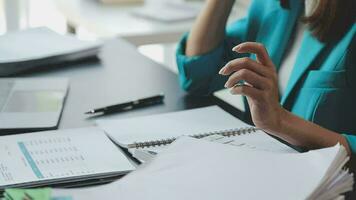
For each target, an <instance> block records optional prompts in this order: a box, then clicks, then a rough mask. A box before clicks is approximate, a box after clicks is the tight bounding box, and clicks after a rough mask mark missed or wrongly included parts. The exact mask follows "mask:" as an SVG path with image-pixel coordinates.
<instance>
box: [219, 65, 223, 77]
mask: <svg viewBox="0 0 356 200" xmlns="http://www.w3.org/2000/svg"><path fill="white" fill-rule="evenodd" d="M223 71H224V67H223V68H221V69H220V71H219V74H221V75H222V74H223Z"/></svg>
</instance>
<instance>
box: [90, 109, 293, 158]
mask: <svg viewBox="0 0 356 200" xmlns="http://www.w3.org/2000/svg"><path fill="white" fill-rule="evenodd" d="M96 123H97V125H98V126H99V127H100V128H102V129H103V130H104V131H105V132H106V133H107V134H108V136H109V137H110V138H111V139H112V140H113V141H114V142H115V143H117V144H118V145H120V146H121V147H124V148H127V149H129V150H130V149H150V150H153V151H155V152H159V151H160V150H161V149H162V147H163V148H164V147H165V146H166V145H167V144H170V143H171V142H173V141H174V140H175V139H176V138H178V137H180V136H182V135H185V136H191V137H194V138H204V137H207V136H212V135H220V136H225V137H227V138H229V139H228V140H229V141H226V142H231V141H235V140H239V139H238V138H241V140H240V141H243V143H239V142H237V143H238V144H237V143H236V142H235V143H236V145H239V146H249V147H251V148H260V147H261V146H263V148H264V149H269V148H277V149H278V150H277V151H279V149H291V148H290V147H288V146H286V145H284V144H283V143H281V142H279V141H277V140H275V139H274V138H272V137H270V136H269V135H268V134H266V133H264V132H263V131H260V130H258V129H257V128H255V127H253V126H251V125H248V124H246V123H244V122H243V121H241V120H239V119H237V118H235V117H234V116H232V115H230V114H229V113H227V112H225V111H224V110H223V109H221V108H220V107H218V106H209V107H204V108H197V109H191V110H185V111H178V112H171V113H165V114H157V115H151V116H144V117H136V118H128V119H120V120H98V121H96ZM242 136H244V137H242ZM273 150H274V151H276V149H273ZM131 152H133V151H131Z"/></svg>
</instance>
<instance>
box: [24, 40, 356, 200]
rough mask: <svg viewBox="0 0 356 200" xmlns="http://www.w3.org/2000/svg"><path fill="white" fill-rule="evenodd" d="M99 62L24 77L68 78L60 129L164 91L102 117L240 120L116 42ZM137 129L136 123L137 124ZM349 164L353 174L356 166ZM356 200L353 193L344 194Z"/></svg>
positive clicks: (87, 123) (91, 120)
mask: <svg viewBox="0 0 356 200" xmlns="http://www.w3.org/2000/svg"><path fill="white" fill-rule="evenodd" d="M101 57H102V62H94V63H89V64H88V63H87V64H80V65H74V66H69V67H63V68H57V69H51V70H45V71H41V72H35V73H31V74H27V75H24V76H25V77H68V78H69V79H70V89H69V93H68V97H67V99H66V103H65V106H64V111H63V114H62V118H61V121H60V125H59V128H60V129H63V128H77V127H85V126H92V125H94V119H95V118H88V117H87V116H86V115H84V112H85V111H87V110H89V109H91V108H96V107H100V106H105V105H110V104H115V103H118V102H123V101H126V100H132V99H134V98H140V97H144V96H150V95H154V94H158V93H161V92H163V93H164V94H165V100H164V104H163V105H157V106H153V107H149V108H144V109H139V110H133V111H130V112H125V113H120V114H113V115H110V116H103V117H100V118H101V119H102V118H124V117H131V116H140V115H149V114H154V113H162V112H170V111H175V110H183V109H188V108H196V107H202V106H207V105H213V104H218V105H220V106H221V107H222V108H224V109H225V110H226V111H228V112H230V113H232V114H234V115H235V116H239V117H241V116H242V115H241V113H240V112H239V111H237V110H236V109H233V108H232V107H230V106H228V105H226V104H224V103H221V102H219V101H217V100H215V99H214V98H212V97H193V96H187V94H186V93H185V92H183V91H182V90H181V89H180V88H179V84H178V77H177V75H176V74H174V73H172V72H171V71H169V70H167V69H166V68H164V67H162V66H160V65H159V64H157V63H155V62H153V61H151V60H150V59H148V58H146V57H144V56H142V55H140V54H139V53H138V52H137V51H136V49H135V47H133V46H132V45H130V44H128V43H127V42H124V41H121V40H117V41H115V42H114V41H113V42H112V45H110V46H108V47H107V48H105V49H104V52H103V54H102V56H101ZM138 126H139V124H138ZM354 161H355V159H353V163H352V164H351V169H352V170H353V171H354V172H355V171H356V170H355V169H356V163H355V162H354ZM347 198H348V199H356V192H355V191H354V192H353V193H350V194H348V195H347Z"/></svg>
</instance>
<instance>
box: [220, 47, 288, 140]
mask: <svg viewBox="0 0 356 200" xmlns="http://www.w3.org/2000/svg"><path fill="white" fill-rule="evenodd" d="M233 51H236V52H238V53H253V54H256V58H257V60H256V61H255V60H252V59H250V58H247V57H245V58H238V59H235V60H232V61H230V62H229V63H227V64H226V65H225V66H224V67H223V68H222V69H221V70H220V72H219V74H221V75H225V76H227V75H230V77H229V79H228V81H227V82H226V84H225V87H226V88H231V93H232V94H241V95H245V96H246V97H247V101H248V104H249V107H250V111H251V115H252V120H253V122H254V124H255V126H256V127H258V128H261V129H263V130H265V131H267V132H269V133H271V134H273V133H276V132H279V128H280V127H281V122H282V119H283V115H284V114H285V113H286V112H285V110H284V109H283V108H282V106H281V105H280V103H279V93H278V76H277V73H276V68H275V66H274V64H273V62H272V60H271V59H270V57H269V55H268V53H267V50H266V48H265V47H264V46H263V45H262V44H259V43H255V42H245V43H242V44H239V45H237V46H236V47H234V48H233ZM241 81H245V82H247V85H246V84H244V85H239V84H237V83H239V82H241ZM236 84H237V85H236Z"/></svg>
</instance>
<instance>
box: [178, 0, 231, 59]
mask: <svg viewBox="0 0 356 200" xmlns="http://www.w3.org/2000/svg"><path fill="white" fill-rule="evenodd" d="M234 2H235V0H207V3H206V5H205V7H204V8H203V11H202V12H201V13H200V15H199V16H198V19H197V20H196V22H195V24H194V26H193V28H192V30H191V32H190V34H189V36H188V40H187V45H186V50H185V54H186V55H187V56H195V55H200V54H204V53H207V52H208V51H210V50H212V49H213V48H215V47H216V46H217V45H218V44H219V43H220V42H221V41H222V39H223V38H224V36H225V27H226V22H227V19H228V17H229V15H230V12H231V8H232V6H233V4H234Z"/></svg>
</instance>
